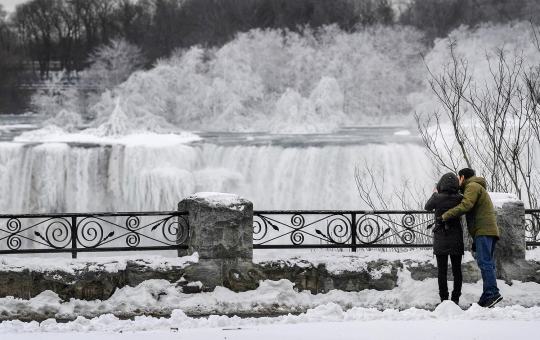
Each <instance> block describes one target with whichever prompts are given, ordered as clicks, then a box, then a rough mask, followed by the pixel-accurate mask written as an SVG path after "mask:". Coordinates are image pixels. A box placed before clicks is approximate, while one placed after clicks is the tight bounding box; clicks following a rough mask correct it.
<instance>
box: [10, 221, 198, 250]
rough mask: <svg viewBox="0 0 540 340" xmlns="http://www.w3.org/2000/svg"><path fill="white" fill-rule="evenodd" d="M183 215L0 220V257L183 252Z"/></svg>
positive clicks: (186, 230) (185, 224)
mask: <svg viewBox="0 0 540 340" xmlns="http://www.w3.org/2000/svg"><path fill="white" fill-rule="evenodd" d="M187 215H188V213H187V212H178V211H162V212H118V213H81V214H75V213H74V214H69V213H68V214H25V215H0V254H25V253H28V254H35V253H66V252H70V253H71V254H72V257H73V258H76V257H77V253H80V252H105V251H133V250H137V251H139V250H141V251H142V250H174V249H187V247H188V246H187V245H186V244H185V243H186V240H187V238H188V235H189V224H188V218H187Z"/></svg>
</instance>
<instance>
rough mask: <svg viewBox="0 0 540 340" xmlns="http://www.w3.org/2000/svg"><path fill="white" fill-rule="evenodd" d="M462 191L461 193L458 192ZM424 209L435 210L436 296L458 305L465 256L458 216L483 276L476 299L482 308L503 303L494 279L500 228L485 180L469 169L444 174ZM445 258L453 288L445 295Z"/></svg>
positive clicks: (446, 268) (446, 283)
mask: <svg viewBox="0 0 540 340" xmlns="http://www.w3.org/2000/svg"><path fill="white" fill-rule="evenodd" d="M459 191H461V193H462V194H460V193H459ZM425 209H426V210H429V211H433V210H435V221H436V222H435V227H434V228H433V253H434V254H435V256H436V258H437V268H438V282H439V296H440V297H441V302H442V301H444V300H448V298H449V297H450V299H451V300H452V301H454V302H455V303H456V304H458V303H459V297H460V296H461V287H462V283H463V275H462V272H461V261H462V257H463V254H464V250H465V249H464V248H465V247H464V244H463V231H462V226H461V218H460V217H461V215H465V216H466V221H467V229H468V231H469V234H470V235H471V237H472V239H473V243H472V251H473V252H476V262H477V263H478V267H479V268H480V271H481V273H482V281H483V289H484V291H483V293H482V295H481V296H480V299H479V300H478V304H479V305H480V306H482V307H488V308H491V307H493V306H494V305H495V304H496V303H498V302H499V301H501V300H502V296H501V294H500V293H499V289H498V288H497V280H496V277H495V259H494V252H495V246H496V244H497V241H498V240H499V227H498V226H497V221H496V218H495V211H494V209H493V204H492V202H491V199H490V197H489V195H488V193H487V191H486V180H485V179H483V178H481V177H476V176H475V172H474V170H472V169H469V168H465V169H461V170H460V171H459V172H458V176H456V175H455V174H454V173H447V174H445V175H443V176H442V177H441V179H440V180H439V182H438V183H437V186H436V187H435V188H434V189H433V195H432V196H431V198H430V199H429V200H428V201H427V203H426V206H425ZM448 257H450V262H451V263H452V274H453V276H454V287H453V291H452V294H451V295H450V294H449V292H448V282H447V271H448Z"/></svg>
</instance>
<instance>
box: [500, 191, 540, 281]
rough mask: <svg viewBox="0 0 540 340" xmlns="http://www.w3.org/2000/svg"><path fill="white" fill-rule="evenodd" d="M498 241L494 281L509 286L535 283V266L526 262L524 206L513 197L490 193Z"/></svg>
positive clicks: (536, 274)
mask: <svg viewBox="0 0 540 340" xmlns="http://www.w3.org/2000/svg"><path fill="white" fill-rule="evenodd" d="M490 197H491V200H492V201H493V206H494V208H495V214H496V216H497V225H498V226H499V232H500V236H501V237H500V239H499V242H497V247H496V250H495V267H496V275H497V278H499V279H503V280H505V281H506V282H508V283H510V282H511V281H512V280H519V281H535V280H537V279H538V278H537V276H539V274H538V273H537V270H538V269H540V268H537V265H535V264H534V263H532V262H528V261H526V260H525V207H524V204H523V202H521V201H520V200H519V199H518V198H517V197H516V196H515V195H512V194H504V193H490Z"/></svg>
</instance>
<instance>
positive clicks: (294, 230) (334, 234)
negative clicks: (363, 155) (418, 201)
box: [253, 210, 434, 251]
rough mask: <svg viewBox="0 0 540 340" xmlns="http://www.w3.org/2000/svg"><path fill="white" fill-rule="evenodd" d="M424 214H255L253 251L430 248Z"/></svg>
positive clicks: (429, 220) (430, 215)
mask: <svg viewBox="0 0 540 340" xmlns="http://www.w3.org/2000/svg"><path fill="white" fill-rule="evenodd" d="M433 222H434V215H433V213H432V212H427V211H397V210H396V211H367V210H366V211H350V210H335V211H330V210H320V211H309V210H265V211H254V216H253V243H254V244H253V248H254V249H269V248H271V249H283V248H292V249H295V248H350V249H351V250H352V251H356V249H358V248H429V247H432V240H433V237H432V235H431V234H432V232H431V231H429V230H428V226H430V225H432V224H433Z"/></svg>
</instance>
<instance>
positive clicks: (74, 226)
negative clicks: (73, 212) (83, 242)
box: [71, 216, 77, 259]
mask: <svg viewBox="0 0 540 340" xmlns="http://www.w3.org/2000/svg"><path fill="white" fill-rule="evenodd" d="M71 249H72V250H74V251H72V252H71V258H72V259H76V258H77V216H73V217H72V218H71Z"/></svg>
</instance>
